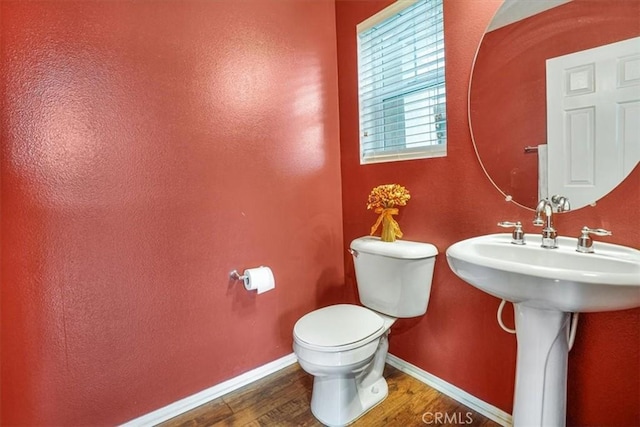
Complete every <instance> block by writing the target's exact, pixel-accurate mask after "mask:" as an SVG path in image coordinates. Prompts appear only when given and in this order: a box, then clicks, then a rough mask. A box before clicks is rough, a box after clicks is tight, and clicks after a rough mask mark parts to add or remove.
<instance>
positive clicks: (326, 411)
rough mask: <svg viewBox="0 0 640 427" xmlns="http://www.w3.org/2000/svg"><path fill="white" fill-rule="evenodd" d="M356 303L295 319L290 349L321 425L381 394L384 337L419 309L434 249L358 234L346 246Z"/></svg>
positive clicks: (352, 415) (341, 421)
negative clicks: (308, 383)
mask: <svg viewBox="0 0 640 427" xmlns="http://www.w3.org/2000/svg"><path fill="white" fill-rule="evenodd" d="M351 253H352V255H353V259H354V264H355V267H356V268H355V269H356V281H357V285H358V292H359V296H360V300H361V301H362V303H363V304H364V305H365V306H366V307H363V306H358V305H353V304H337V305H332V306H328V307H324V308H320V309H318V310H315V311H312V312H311V313H308V314H306V315H304V316H303V317H301V318H300V319H299V320H298V322H296V324H295V326H294V330H293V350H294V353H295V354H296V356H297V358H298V362H299V364H300V366H301V367H302V369H304V370H305V371H306V372H307V373H309V374H311V375H313V376H314V380H313V390H312V394H311V412H312V413H313V415H314V416H315V417H316V418H317V419H318V420H319V421H320V422H322V423H323V424H325V425H327V426H343V425H346V424H349V423H351V422H353V421H355V420H356V419H358V418H359V417H361V416H362V415H364V414H365V413H366V412H367V411H369V410H370V409H372V408H373V407H374V406H376V405H377V404H378V403H380V402H382V401H383V400H384V399H385V397H386V396H387V394H388V388H387V383H386V380H385V379H384V377H383V371H384V365H385V361H386V357H387V352H388V349H389V343H388V335H389V330H390V328H391V325H393V323H394V322H395V321H396V318H398V317H415V316H420V315H422V314H424V313H425V312H426V309H427V304H428V302H429V295H430V292H431V280H432V277H433V268H434V264H435V257H436V255H437V253H438V251H437V249H436V248H435V246H433V245H431V244H428V243H418V242H408V241H396V242H394V243H387V242H381V241H380V240H379V239H378V238H375V237H369V236H367V237H362V238H359V239H355V240H354V241H353V242H352V243H351Z"/></svg>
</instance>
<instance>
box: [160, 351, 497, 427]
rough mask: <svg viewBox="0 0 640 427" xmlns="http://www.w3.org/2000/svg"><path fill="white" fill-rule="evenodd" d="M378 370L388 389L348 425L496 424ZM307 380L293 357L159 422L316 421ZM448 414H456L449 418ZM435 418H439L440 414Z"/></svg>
mask: <svg viewBox="0 0 640 427" xmlns="http://www.w3.org/2000/svg"><path fill="white" fill-rule="evenodd" d="M384 375H385V378H386V379H387V383H388V385H389V395H388V396H387V398H386V399H385V400H384V401H383V402H382V403H381V404H380V405H378V406H376V407H375V408H373V409H372V410H371V411H369V412H368V413H366V414H365V415H364V416H363V417H361V418H360V419H358V420H357V421H356V422H354V423H353V424H351V425H352V426H356V427H378V426H379V427H383V426H384V427H396V426H397V427H409V426H427V425H430V426H448V425H466V426H472V427H493V426H498V425H499V424H496V423H495V422H493V421H491V420H489V419H488V418H486V417H484V416H482V415H480V414H477V413H475V412H473V411H471V410H470V409H469V408H467V407H466V406H464V405H462V404H460V403H458V402H457V401H455V400H453V399H451V398H450V397H448V396H446V395H444V394H442V393H440V392H438V391H437V390H434V389H433V388H431V387H429V386H427V385H425V384H424V383H422V382H420V381H418V380H416V379H415V378H413V377H411V376H409V375H407V374H405V373H403V372H401V371H399V370H398V369H396V368H393V367H392V366H389V365H387V366H386V367H385V374H384ZM312 384H313V377H311V376H310V375H309V374H307V373H306V372H304V371H303V370H302V369H301V368H300V366H299V365H298V364H297V363H295V364H293V365H291V366H289V367H287V368H284V369H282V370H280V371H278V372H276V373H274V374H271V375H269V376H268V377H265V378H262V379H260V380H258V381H256V382H254V383H252V384H249V385H247V386H245V387H243V388H240V389H238V390H236V391H234V392H232V393H229V394H227V395H225V396H222V397H220V398H218V399H215V400H213V401H211V402H209V403H207V404H205V405H202V406H200V407H198V408H195V409H193V410H191V411H189V412H187V413H185V414H182V415H180V416H178V417H176V418H173V419H170V420H168V421H166V422H164V423H162V424H160V426H162V427H187V426H189V427H192V426H233V427H236V426H238V427H240V426H247V427H258V426H266V427H272V426H322V424H321V423H320V422H318V421H317V420H316V419H315V418H314V417H313V415H312V414H311V410H310V409H309V403H310V399H311V388H312ZM425 413H430V414H434V415H433V416H431V415H426V417H425V420H426V421H429V423H425V422H423V420H422V417H423V414H425ZM437 413H440V414H445V413H446V414H448V415H449V418H448V424H445V423H444V422H440V423H438V422H437V419H436V418H435V416H436V415H435V414H437ZM467 413H470V415H469V416H468V417H467ZM452 417H456V418H455V420H454V421H455V422H454V423H453V424H452V419H453V418H452ZM441 421H445V420H444V415H442V418H441Z"/></svg>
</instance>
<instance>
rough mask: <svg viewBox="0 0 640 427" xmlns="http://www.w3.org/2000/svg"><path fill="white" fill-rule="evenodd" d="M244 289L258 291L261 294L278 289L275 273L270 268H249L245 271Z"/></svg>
mask: <svg viewBox="0 0 640 427" xmlns="http://www.w3.org/2000/svg"><path fill="white" fill-rule="evenodd" d="M244 287H245V289H246V290H248V291H254V290H257V291H258V293H259V294H261V293H263V292H267V291H270V290H271V289H273V288H275V287H276V281H275V279H274V277H273V272H272V271H271V269H270V268H269V267H258V268H249V269H247V270H245V271H244Z"/></svg>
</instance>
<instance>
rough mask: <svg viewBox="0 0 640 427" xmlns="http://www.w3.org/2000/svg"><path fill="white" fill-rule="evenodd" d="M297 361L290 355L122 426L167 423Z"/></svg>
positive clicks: (133, 426) (145, 426)
mask: <svg viewBox="0 0 640 427" xmlns="http://www.w3.org/2000/svg"><path fill="white" fill-rule="evenodd" d="M297 360H298V359H297V358H296V355H295V354H293V353H291V354H288V355H286V356H284V357H281V358H280V359H277V360H274V361H273V362H269V363H267V364H266V365H263V366H260V367H257V368H255V369H253V370H251V371H248V372H245V373H244V374H242V375H238V376H237V377H234V378H231V379H230V380H227V381H225V382H222V383H220V384H217V385H214V386H213V387H210V388H208V389H205V390H202V391H201V392H199V393H196V394H193V395H191V396H189V397H185V398H184V399H181V400H178V401H177V402H174V403H172V404H170V405H167V406H165V407H163V408H160V409H157V410H155V411H153V412H150V413H148V414H146V415H143V416H141V417H138V418H136V419H133V420H131V421H128V422H126V423H124V424H122V426H124V427H147V426H149V427H151V426H155V425H157V424H159V423H161V422H164V421H167V420H169V419H171V418H173V417H177V416H178V415H180V414H183V413H185V412H187V411H190V410H191V409H194V408H197V407H198V406H200V405H204V404H205V403H207V402H210V401H212V400H213V399H217V398H218V397H220V396H223V395H225V394H227V393H230V392H232V391H234V390H237V389H239V388H240V387H243V386H245V385H247V384H249V383H252V382H254V381H257V380H259V379H261V378H264V377H266V376H267V375H270V374H272V373H274V372H277V371H279V370H280V369H283V368H286V367H287V366H289V365H293V364H294V363H295V362H297Z"/></svg>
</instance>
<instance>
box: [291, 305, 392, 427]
mask: <svg viewBox="0 0 640 427" xmlns="http://www.w3.org/2000/svg"><path fill="white" fill-rule="evenodd" d="M395 320H396V319H395V318H393V317H389V316H385V315H383V314H380V313H376V312H374V311H372V310H369V309H367V308H365V307H361V306H357V305H350V304H338V305H333V306H329V307H324V308H321V309H319V310H316V311H313V312H311V313H309V314H307V315H305V316H303V317H302V318H301V319H300V320H299V321H298V322H297V323H296V325H295V327H294V333H293V349H294V353H295V354H296V356H297V357H298V363H299V364H300V366H301V367H302V369H304V370H305V371H306V372H307V373H309V374H311V375H313V376H314V381H313V391H312V394H311V412H312V413H313V415H314V416H315V417H316V418H317V419H318V420H319V421H320V422H322V423H323V424H325V425H328V426H341V425H345V424H348V423H350V422H353V421H354V420H355V419H357V418H359V417H360V416H362V415H364V414H365V413H366V412H367V411H368V410H369V409H371V408H373V407H374V406H375V405H376V404H377V403H379V402H381V401H382V400H383V399H384V398H385V397H386V396H387V394H388V393H387V383H386V381H385V379H384V378H383V376H382V373H383V370H384V364H385V360H386V356H387V350H388V342H387V335H388V334H389V328H390V327H391V325H392V324H393V323H394V322H395Z"/></svg>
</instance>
